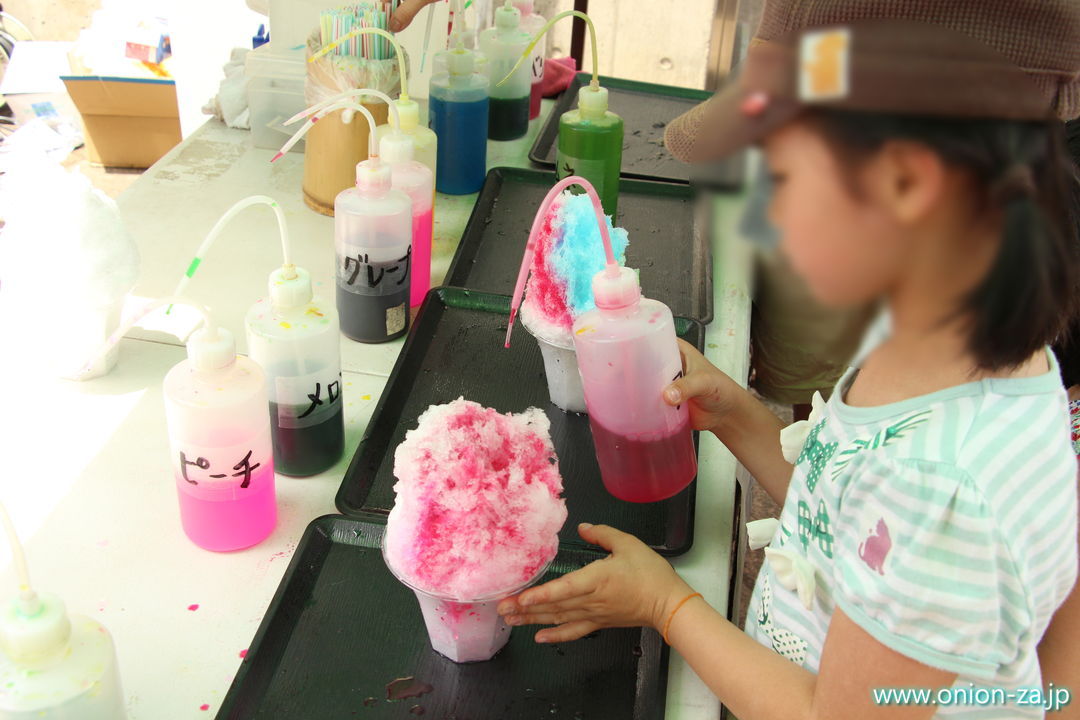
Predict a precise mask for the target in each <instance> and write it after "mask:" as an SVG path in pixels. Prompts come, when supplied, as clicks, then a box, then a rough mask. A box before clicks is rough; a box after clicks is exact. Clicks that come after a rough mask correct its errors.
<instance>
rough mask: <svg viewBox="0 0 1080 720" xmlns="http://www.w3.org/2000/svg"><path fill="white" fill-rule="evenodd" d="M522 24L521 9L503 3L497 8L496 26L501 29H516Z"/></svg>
mask: <svg viewBox="0 0 1080 720" xmlns="http://www.w3.org/2000/svg"><path fill="white" fill-rule="evenodd" d="M520 24H521V11H520V10H518V9H517V8H516V7H514V6H512V5H511V6H510V7H507V6H506V5H503V6H501V7H499V8H498V9H496V10H495V27H497V28H499V29H500V30H514V29H516V28H517V26H518V25H520Z"/></svg>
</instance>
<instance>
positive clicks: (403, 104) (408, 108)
mask: <svg viewBox="0 0 1080 720" xmlns="http://www.w3.org/2000/svg"><path fill="white" fill-rule="evenodd" d="M394 105H395V106H396V107H397V112H398V123H399V125H400V127H401V131H402V132H412V131H413V130H415V129H416V128H417V127H419V126H420V106H419V105H418V104H417V103H416V101H415V100H411V99H410V100H402V99H401V98H398V99H397V100H395V101H394Z"/></svg>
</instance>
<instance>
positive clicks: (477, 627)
mask: <svg viewBox="0 0 1080 720" xmlns="http://www.w3.org/2000/svg"><path fill="white" fill-rule="evenodd" d="M384 557H385V549H384ZM386 565H387V567H388V568H389V569H390V572H391V573H393V574H394V576H395V577H397V579H398V580H400V581H401V584H403V585H405V586H406V587H408V588H409V589H410V590H412V591H413V592H414V593H416V601H417V602H418V603H420V612H421V613H422V614H423V616H424V625H425V626H426V627H427V631H428V638H429V639H430V640H431V647H432V649H434V650H435V652H437V653H439V654H440V655H443V656H445V657H448V658H450V659H451V660H453V661H454V662H456V663H469V662H482V661H484V660H490V659H491V658H493V657H495V654H496V653H497V652H499V651H500V650H502V649H503V647H504V646H505V645H506V643H508V642H509V641H510V626H509V625H507V624H506V622H505V621H504V620H503V617H502V615H500V614H499V612H498V609H497V608H498V607H499V603H500V602H502V601H503V600H505V599H506V598H508V597H512V596H514V595H517V594H518V593H520V592H523V591H524V590H525V589H526V588H528V587H530V586H532V585H534V584H535V583H536V582H537V581H538V580H539V579H540V578H542V577H543V576H544V573H546V572H547V565H545V566H544V567H543V569H541V570H540V572H538V573H537V574H536V577H535V578H534V579H532V580H530V581H529V582H527V583H525V584H524V585H520V586H518V587H514V588H508V589H507V590H505V591H504V592H500V593H495V594H493V595H491V596H489V597H485V598H478V599H475V600H460V599H456V598H452V597H448V596H446V595H441V594H438V593H430V592H426V591H424V590H421V589H420V588H417V587H413V586H412V585H410V584H409V583H408V581H406V580H405V579H404V578H402V577H400V576H398V575H397V573H396V572H394V567H393V565H392V564H391V562H390V560H389V559H387V560H386Z"/></svg>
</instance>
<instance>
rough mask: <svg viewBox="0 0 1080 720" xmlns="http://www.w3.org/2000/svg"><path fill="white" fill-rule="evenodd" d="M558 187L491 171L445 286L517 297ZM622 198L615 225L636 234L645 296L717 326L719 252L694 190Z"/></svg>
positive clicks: (633, 245)
mask: <svg viewBox="0 0 1080 720" xmlns="http://www.w3.org/2000/svg"><path fill="white" fill-rule="evenodd" d="M555 182H556V180H555V173H553V172H548V171H543V170H522V169H519V168H505V167H499V168H492V169H491V170H490V171H489V172H488V175H487V179H486V180H485V181H484V187H483V189H481V190H480V196H479V197H478V198H477V199H476V205H475V206H474V207H473V211H472V215H471V216H470V217H469V222H468V224H467V225H466V226H465V232H464V233H463V234H462V236H461V242H460V244H459V245H458V249H457V252H456V253H455V254H454V259H453V261H452V262H451V264H450V269H449V270H448V271H447V273H446V283H445V284H446V285H449V286H453V287H465V288H469V289H470V290H482V291H484V292H490V293H497V294H500V295H512V294H513V292H514V284H515V283H516V282H517V276H518V270H519V269H520V268H521V256H522V254H523V253H524V252H525V243H526V242H527V241H528V239H529V230H530V229H531V228H532V221H533V217H534V216H535V214H536V211H537V209H538V208H539V207H540V203H541V202H543V200H544V196H545V195H547V193H548V191H549V190H550V189H551V186H552V185H554V184H555ZM619 195H620V200H619V217H618V218H617V220H616V221H615V224H616V225H617V226H619V227H622V228H625V229H626V230H627V232H628V233H629V234H630V245H629V246H628V247H627V249H626V264H627V266H629V267H632V268H635V269H637V270H639V271H641V289H642V292H643V293H644V294H645V296H646V297H650V298H653V299H654V300H659V301H660V302H662V303H664V304H665V305H667V306H668V307H669V308H671V312H672V313H673V314H675V315H676V316H680V317H687V318H693V319H694V320H698V321H700V322H702V323H705V324H706V325H707V324H709V323H710V322H712V319H713V268H712V249H711V247H710V245H709V236H708V233H707V232H704V231H703V229H702V228H701V227H700V225H699V223H695V217H694V216H695V204H696V203H695V200H694V190H692V189H691V188H690V186H688V185H676V184H673V183H664V182H655V181H648V180H625V179H624V180H622V181H621V182H620V185H619ZM704 222H707V220H705V219H704V218H703V219H702V223H704Z"/></svg>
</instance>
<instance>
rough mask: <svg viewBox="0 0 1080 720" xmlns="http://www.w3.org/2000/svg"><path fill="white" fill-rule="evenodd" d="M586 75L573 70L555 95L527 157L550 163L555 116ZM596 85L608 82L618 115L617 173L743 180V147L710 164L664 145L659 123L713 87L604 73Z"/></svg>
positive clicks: (729, 184) (714, 183)
mask: <svg viewBox="0 0 1080 720" xmlns="http://www.w3.org/2000/svg"><path fill="white" fill-rule="evenodd" d="M591 79H592V74H590V73H578V74H577V75H576V76H574V79H573V80H571V81H570V86H569V87H568V88H567V89H566V91H565V92H563V94H562V95H560V96H559V99H558V100H556V101H555V107H554V108H552V110H551V114H550V115H548V118H547V121H546V122H545V123H544V127H543V128H541V130H540V134H539V135H537V137H536V142H535V143H533V146H532V150H530V151H529V159H530V160H532V161H533V162H535V163H539V164H540V165H546V166H548V167H555V147H556V138H557V137H558V135H559V118H560V117H562V114H563V113H564V112H566V111H567V110H572V109H573V108H575V107H577V97H578V90H579V89H581V88H582V87H584V86H586V85H588V84H589V81H590V80H591ZM600 85H601V86H602V87H605V88H607V91H608V104H609V107H610V109H611V111H612V112H613V113H616V114H617V115H619V116H620V117H621V118H622V119H623V130H624V135H623V156H622V171H621V173H620V174H621V176H622V177H624V178H639V179H643V180H666V181H668V182H680V183H688V182H691V181H693V182H695V183H700V184H704V185H708V186H710V187H714V188H717V189H729V190H731V189H736V188H738V187H740V186H741V185H742V182H743V170H744V167H743V166H744V164H745V157H744V155H743V153H737V154H735V155H732V156H731V157H730V158H728V159H727V160H724V161H723V162H720V163H716V164H713V165H702V166H693V165H687V164H685V163H682V162H680V161H678V160H676V159H675V157H674V156H672V154H671V153H669V152H668V151H667V150H666V149H665V148H664V128H666V127H667V124H668V123H669V122H671V121H672V120H674V119H675V118H677V117H678V116H679V115H682V114H683V113H684V112H686V111H687V110H689V109H690V108H692V107H694V106H695V105H698V104H700V103H702V102H703V101H705V100H708V99H709V98H710V97H712V93H710V92H706V91H704V90H692V89H690V88H680V87H672V86H671V85H653V84H652V83H644V82H637V81H635V80H623V79H620V78H613V77H604V76H603V75H601V76H600ZM619 208H620V209H621V208H622V203H619Z"/></svg>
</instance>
